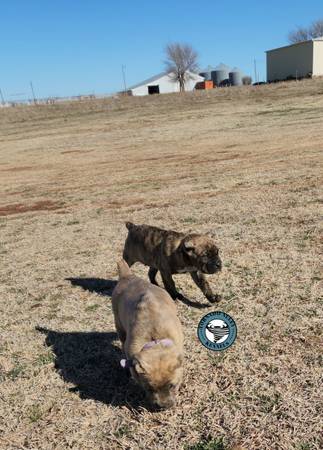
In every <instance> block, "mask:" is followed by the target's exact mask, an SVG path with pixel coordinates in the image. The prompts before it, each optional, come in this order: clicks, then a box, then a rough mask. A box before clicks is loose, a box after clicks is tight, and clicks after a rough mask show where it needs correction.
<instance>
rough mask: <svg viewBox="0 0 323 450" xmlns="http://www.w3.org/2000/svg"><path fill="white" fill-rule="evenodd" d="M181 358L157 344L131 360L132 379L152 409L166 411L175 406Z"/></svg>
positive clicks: (171, 350)
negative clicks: (143, 392)
mask: <svg viewBox="0 0 323 450" xmlns="http://www.w3.org/2000/svg"><path fill="white" fill-rule="evenodd" d="M182 364H183V357H182V355H180V354H179V353H178V351H177V349H176V348H175V347H174V346H172V347H164V346H163V345H161V344H159V345H156V346H154V348H150V349H147V350H142V351H141V352H140V353H138V354H137V355H135V356H134V358H133V359H132V360H131V364H130V370H131V374H132V376H133V378H134V379H135V380H136V381H137V382H138V383H139V384H140V385H141V386H142V387H143V388H144V390H145V392H146V394H147V397H148V400H149V402H150V404H151V405H152V406H153V407H154V408H158V409H167V408H171V407H172V406H174V405H175V404H176V395H177V391H178V389H179V386H180V384H181V381H182V375H183V369H182Z"/></svg>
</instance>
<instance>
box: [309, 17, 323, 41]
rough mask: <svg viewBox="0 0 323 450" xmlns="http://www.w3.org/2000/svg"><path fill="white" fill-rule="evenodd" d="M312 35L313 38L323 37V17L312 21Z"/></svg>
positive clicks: (310, 31)
mask: <svg viewBox="0 0 323 450" xmlns="http://www.w3.org/2000/svg"><path fill="white" fill-rule="evenodd" d="M309 33H310V36H311V38H312V39H315V38H318V37H322V36H323V19H320V20H316V21H315V22H313V23H312V25H311V28H310V30H309Z"/></svg>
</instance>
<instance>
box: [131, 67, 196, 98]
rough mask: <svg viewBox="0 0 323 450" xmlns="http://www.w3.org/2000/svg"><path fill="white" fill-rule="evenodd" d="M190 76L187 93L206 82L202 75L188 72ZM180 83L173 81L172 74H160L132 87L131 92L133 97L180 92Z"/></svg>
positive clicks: (186, 87)
mask: <svg viewBox="0 0 323 450" xmlns="http://www.w3.org/2000/svg"><path fill="white" fill-rule="evenodd" d="M188 74H189V76H188V79H187V82H186V84H185V90H186V91H192V90H193V89H194V88H195V85H196V83H198V82H200V81H204V78H203V77H201V76H200V75H198V74H196V73H192V72H188ZM179 90H180V89H179V83H178V82H174V81H173V80H172V77H171V74H170V73H167V72H162V73H159V74H158V75H155V76H154V77H151V78H149V79H148V80H145V81H142V82H141V83H138V84H136V85H135V86H131V87H130V88H129V91H130V92H131V93H132V95H148V94H169V93H172V92H179Z"/></svg>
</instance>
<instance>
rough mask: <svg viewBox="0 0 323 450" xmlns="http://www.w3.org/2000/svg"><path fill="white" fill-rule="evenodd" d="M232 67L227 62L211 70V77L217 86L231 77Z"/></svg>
mask: <svg viewBox="0 0 323 450" xmlns="http://www.w3.org/2000/svg"><path fill="white" fill-rule="evenodd" d="M229 72H230V67H228V66H226V65H225V64H222V63H221V64H219V65H218V66H216V68H215V69H214V70H212V72H211V79H212V81H213V84H214V85H215V86H221V84H223V82H225V80H227V79H228V78H229Z"/></svg>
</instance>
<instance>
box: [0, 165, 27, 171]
mask: <svg viewBox="0 0 323 450" xmlns="http://www.w3.org/2000/svg"><path fill="white" fill-rule="evenodd" d="M33 169H35V167H33V166H21V167H9V168H8V169H2V170H1V171H2V172H24V171H26V170H33Z"/></svg>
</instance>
